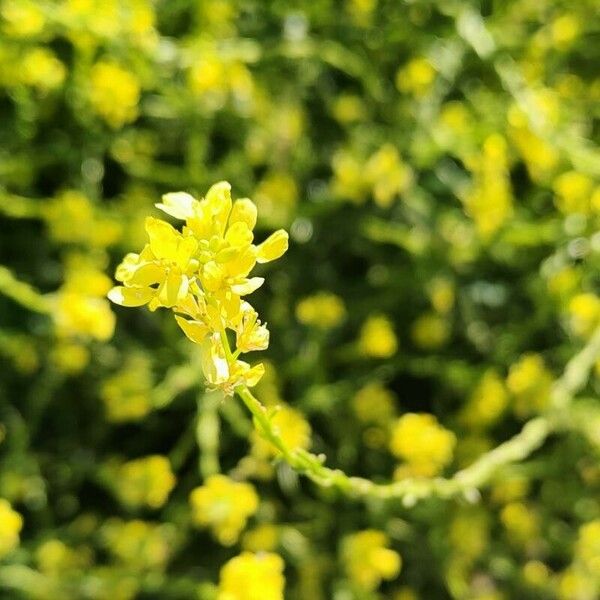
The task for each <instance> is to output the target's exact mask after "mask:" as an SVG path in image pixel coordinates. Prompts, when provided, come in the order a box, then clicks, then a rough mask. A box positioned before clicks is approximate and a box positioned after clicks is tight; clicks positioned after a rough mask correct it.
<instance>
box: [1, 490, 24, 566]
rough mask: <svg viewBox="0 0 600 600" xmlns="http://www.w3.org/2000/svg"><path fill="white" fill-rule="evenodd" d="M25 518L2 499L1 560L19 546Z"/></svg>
mask: <svg viewBox="0 0 600 600" xmlns="http://www.w3.org/2000/svg"><path fill="white" fill-rule="evenodd" d="M22 527H23V517H21V515H20V514H19V513H18V512H17V511H15V510H13V508H12V506H11V505H10V503H9V502H8V500H4V499H3V498H0V558H2V557H3V556H6V555H7V554H8V553H9V552H11V551H12V550H14V549H15V548H16V547H17V546H18V545H19V533H20V532H21V529H22Z"/></svg>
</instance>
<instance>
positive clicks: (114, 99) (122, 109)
mask: <svg viewBox="0 0 600 600" xmlns="http://www.w3.org/2000/svg"><path fill="white" fill-rule="evenodd" d="M89 94H90V102H91V105H92V108H93V109H94V111H95V112H96V113H97V114H98V115H100V116H101V117H102V118H103V119H104V120H105V121H106V123H108V125H110V127H112V128H113V129H120V128H121V127H123V125H126V124H127V123H131V122H132V121H134V120H135V119H136V118H137V115H138V102H139V100H140V82H139V80H138V78H137V77H136V76H135V75H134V74H133V73H131V72H130V71H127V70H126V69H124V68H123V67H121V66H119V65H118V64H116V63H114V62H109V61H100V62H97V63H96V64H95V65H94V66H93V67H92V68H91V70H90V91H89Z"/></svg>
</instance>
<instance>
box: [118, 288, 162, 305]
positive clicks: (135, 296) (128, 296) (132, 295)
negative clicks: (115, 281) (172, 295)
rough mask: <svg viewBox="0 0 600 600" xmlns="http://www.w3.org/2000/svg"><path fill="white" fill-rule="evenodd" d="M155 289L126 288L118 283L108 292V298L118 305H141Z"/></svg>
mask: <svg viewBox="0 0 600 600" xmlns="http://www.w3.org/2000/svg"><path fill="white" fill-rule="evenodd" d="M155 291H156V290H153V289H152V288H148V287H141V288H138V287H132V288H126V287H123V286H122V285H118V286H116V287H114V288H112V290H110V291H109V292H108V294H107V295H108V299H109V300H110V301H111V302H114V303H115V304H118V305H120V306H143V305H144V304H147V303H148V302H150V300H151V299H152V297H153V296H154V293H155Z"/></svg>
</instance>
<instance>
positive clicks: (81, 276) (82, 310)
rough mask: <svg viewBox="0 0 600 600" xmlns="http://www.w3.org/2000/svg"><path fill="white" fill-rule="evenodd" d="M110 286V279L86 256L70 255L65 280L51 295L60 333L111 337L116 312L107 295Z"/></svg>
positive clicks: (98, 337) (101, 338)
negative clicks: (111, 306)
mask: <svg viewBox="0 0 600 600" xmlns="http://www.w3.org/2000/svg"><path fill="white" fill-rule="evenodd" d="M109 288H110V280H109V279H108V278H107V277H106V275H104V273H103V272H102V271H100V270H99V269H98V268H97V267H96V266H95V265H94V264H92V263H90V262H89V260H88V259H87V258H85V257H82V256H79V255H74V256H72V257H70V258H69V259H68V260H67V261H66V273H65V282H64V284H63V285H62V287H61V288H60V289H59V290H58V292H56V293H55V294H52V295H50V297H49V298H50V304H51V308H52V315H53V317H54V322H55V326H56V333H57V335H58V336H59V337H65V338H72V337H84V338H87V337H89V338H93V339H97V340H100V341H106V340H108V339H110V338H111V337H112V334H113V332H114V329H115V316H114V314H113V312H112V311H111V309H110V305H109V303H108V302H107V301H106V300H105V298H104V295H105V294H106V292H107V291H108V289H109Z"/></svg>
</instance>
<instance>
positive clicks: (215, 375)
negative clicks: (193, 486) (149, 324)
mask: <svg viewBox="0 0 600 600" xmlns="http://www.w3.org/2000/svg"><path fill="white" fill-rule="evenodd" d="M156 206H157V207H158V208H159V209H161V210H162V211H164V212H165V213H167V214H168V215H170V216H172V217H175V218H176V219H180V220H183V221H185V225H184V226H183V231H182V232H180V231H178V230H177V229H175V228H174V227H172V226H171V225H170V224H169V223H167V222H166V221H162V220H160V219H155V218H153V217H148V218H147V219H146V232H147V234H148V238H149V242H148V243H147V244H146V246H145V247H144V248H143V250H142V251H141V252H140V253H139V254H133V253H130V254H128V255H127V256H126V257H125V258H124V260H123V262H122V263H121V264H120V265H119V266H118V268H117V272H116V278H117V280H118V281H120V282H122V283H123V285H121V286H117V287H114V288H113V289H112V290H110V292H109V294H108V297H109V298H110V299H111V300H112V301H113V302H115V303H116V304H120V305H122V306H142V305H146V304H147V305H148V307H149V308H150V310H156V309H157V308H159V307H164V308H169V309H171V310H172V311H173V312H174V313H175V319H176V321H177V323H178V324H179V326H180V327H181V329H182V330H183V332H184V333H185V335H186V336H187V337H188V338H189V339H190V340H192V341H193V342H195V343H197V344H200V347H201V356H202V370H203V372H204V375H205V377H206V381H207V383H208V385H209V387H211V388H219V389H221V390H223V392H224V393H226V394H229V395H231V394H233V390H234V389H235V388H236V387H237V386H239V385H247V386H250V387H251V386H253V385H255V384H256V383H257V382H258V381H259V379H260V378H261V376H262V375H263V373H264V367H263V366H262V365H261V364H258V365H256V366H254V367H250V365H249V364H248V363H246V362H244V361H242V360H238V359H237V357H238V356H239V354H241V353H247V352H252V351H255V350H265V349H266V348H267V346H268V345H269V331H268V329H267V327H266V325H265V324H263V323H261V321H260V319H259V318H258V314H257V312H256V311H255V310H254V308H253V307H252V306H251V305H250V304H249V303H248V302H247V301H246V300H244V299H243V298H244V296H247V295H248V294H251V293H252V292H253V291H255V290H256V289H258V288H259V287H260V286H261V285H262V284H263V282H264V279H263V278H262V277H249V275H250V272H251V271H252V269H253V268H254V266H255V265H256V263H266V262H270V261H272V260H275V259H277V258H279V257H280V256H282V255H283V254H284V252H285V251H286V250H287V248H288V234H287V233H286V232H285V231H284V230H282V229H280V230H278V231H276V232H275V233H273V234H272V235H271V236H269V237H268V238H267V239H266V240H265V241H264V242H262V243H261V244H259V245H255V244H253V241H254V234H253V229H254V226H255V225H256V219H257V209H256V206H255V205H254V203H253V202H252V201H251V200H249V199H248V198H242V199H239V200H236V201H235V203H233V202H232V200H231V186H230V185H229V183H227V182H225V181H222V182H220V183H217V184H215V185H213V186H212V187H211V188H210V189H209V190H208V192H207V194H206V197H205V198H204V199H202V200H196V199H195V198H193V197H192V196H191V195H189V194H186V193H184V192H177V193H171V194H166V195H165V196H163V202H162V203H160V204H157V205H156ZM228 330H230V331H232V332H233V334H234V335H235V349H234V350H233V351H232V349H231V348H230V345H229V340H228V337H227V331H228Z"/></svg>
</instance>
